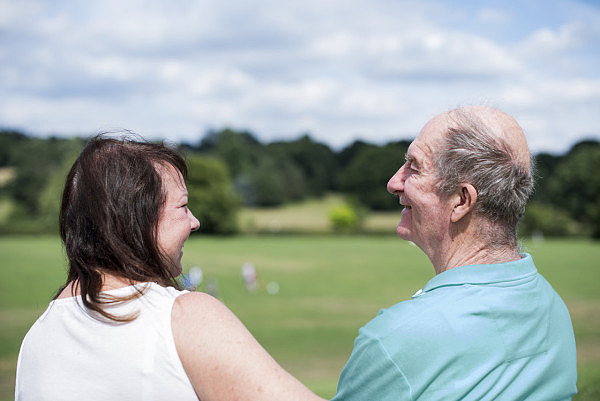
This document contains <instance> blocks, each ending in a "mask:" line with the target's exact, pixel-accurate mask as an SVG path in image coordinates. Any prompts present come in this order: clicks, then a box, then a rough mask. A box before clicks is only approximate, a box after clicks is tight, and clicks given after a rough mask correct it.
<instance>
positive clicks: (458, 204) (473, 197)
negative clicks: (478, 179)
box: [450, 183, 477, 223]
mask: <svg viewBox="0 0 600 401" xmlns="http://www.w3.org/2000/svg"><path fill="white" fill-rule="evenodd" d="M454 199H455V200H456V201H455V203H454V208H453V209H452V214H451V215H450V220H451V221H452V222H453V223H456V222H457V221H459V220H460V219H462V218H463V217H465V216H466V215H467V214H468V213H469V212H470V211H471V210H473V208H474V207H475V202H477V190H476V189H475V187H474V186H473V185H471V184H469V183H463V184H460V188H459V190H458V192H457V193H456V194H455V195H454Z"/></svg>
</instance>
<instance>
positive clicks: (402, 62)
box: [0, 0, 600, 153]
mask: <svg viewBox="0 0 600 401" xmlns="http://www.w3.org/2000/svg"><path fill="white" fill-rule="evenodd" d="M471 104H480V105H481V104H483V105H488V106H493V107H498V108H500V109H501V110H503V111H505V112H507V113H509V114H511V115H512V116H514V117H515V118H516V119H517V121H518V122H519V123H520V124H521V126H522V127H523V128H524V130H525V133H526V135H527V138H528V142H529V146H530V148H531V150H532V151H533V152H542V151H544V152H550V153H562V152H565V151H567V150H568V149H569V148H570V147H571V146H572V145H573V144H574V143H576V142H578V141H580V140H582V139H590V138H591V139H600V1H598V0H595V1H590V0H588V1H584V0H519V1H514V0H506V1H491V0H479V1H477V0H466V1H460V2H457V1H451V0H432V1H427V0H424V1H407V0H395V1H393V0H362V1H359V0H302V1H298V0H288V1H281V0H252V1H245V0H230V1H222V0H127V1H124V0H103V1H79V0H71V1H69V0H64V1H54V0H28V1H14V0H0V128H4V129H17V130H21V131H23V132H25V133H27V134H30V135H37V136H42V137H46V136H49V135H55V136H66V137H69V136H75V135H78V136H89V135H93V134H97V133H100V132H103V131H113V130H118V129H127V130H131V131H134V132H136V133H137V134H139V135H142V136H144V137H147V138H149V139H167V140H169V141H173V142H187V143H190V144H195V143H198V141H200V140H201V138H202V137H203V136H204V135H205V134H206V133H207V132H208V131H210V130H219V129H223V128H232V129H236V130H246V131H249V132H251V133H253V134H254V135H255V136H256V137H257V138H258V139H259V140H261V141H263V142H271V141H276V140H284V141H285V140H294V139H296V138H298V137H300V136H301V135H304V134H309V135H310V136H311V137H312V138H313V139H314V140H316V141H319V142H322V143H325V144H327V145H329V146H331V147H332V148H334V149H341V148H343V147H344V146H347V145H349V144H350V143H352V142H353V141H355V140H363V141H366V142H370V143H377V144H384V143H387V142H389V141H396V140H400V139H411V138H414V137H415V136H416V135H417V134H418V132H419V131H420V129H421V128H422V127H423V125H424V124H425V123H426V122H427V120H429V119H430V118H431V117H433V116H434V115H436V114H439V113H442V112H445V111H447V110H449V109H451V108H454V107H458V106H464V105H471Z"/></svg>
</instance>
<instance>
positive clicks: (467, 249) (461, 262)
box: [429, 235, 521, 274]
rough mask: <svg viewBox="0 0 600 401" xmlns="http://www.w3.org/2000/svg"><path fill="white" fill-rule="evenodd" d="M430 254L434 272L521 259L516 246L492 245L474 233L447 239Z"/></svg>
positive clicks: (438, 272)
mask: <svg viewBox="0 0 600 401" xmlns="http://www.w3.org/2000/svg"><path fill="white" fill-rule="evenodd" d="M432 256H433V257H432ZM432 256H430V258H429V259H430V260H431V263H432V264H433V267H434V269H435V273H436V274H440V273H441V272H443V271H446V270H450V269H453V268H455V267H459V266H467V265H479V264H495V263H506V262H512V261H515V260H519V259H521V255H520V253H519V250H518V248H517V246H511V245H507V246H492V245H490V244H489V243H486V242H485V241H483V240H482V239H481V237H480V236H476V235H461V236H458V237H455V238H453V239H449V240H448V241H446V243H444V244H442V245H441V246H440V247H439V248H438V252H436V254H435V255H432Z"/></svg>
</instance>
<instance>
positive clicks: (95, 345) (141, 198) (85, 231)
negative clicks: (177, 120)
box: [15, 137, 321, 401]
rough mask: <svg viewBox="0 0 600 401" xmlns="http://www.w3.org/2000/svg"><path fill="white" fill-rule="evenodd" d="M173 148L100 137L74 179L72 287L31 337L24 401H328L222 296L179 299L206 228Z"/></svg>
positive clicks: (67, 195) (69, 212) (68, 210)
mask: <svg viewBox="0 0 600 401" xmlns="http://www.w3.org/2000/svg"><path fill="white" fill-rule="evenodd" d="M186 170H187V168H186V164H185V162H184V160H183V159H182V158H181V157H180V156H179V155H178V154H177V153H176V152H175V151H173V150H172V149H170V148H168V147H166V146H163V145H159V144H151V143H145V142H136V141H132V140H117V139H110V138H103V137H97V138H95V139H93V140H91V141H90V142H89V143H88V145H87V146H86V147H85V149H84V150H83V151H82V153H81V155H80V156H79V158H78V159H77V161H76V162H75V164H74V165H73V167H72V169H71V171H70V172H69V174H68V177H67V180H66V185H65V189H64V193H63V197H62V205H61V211H60V234H61V238H62V240H63V242H64V246H65V250H66V255H67V258H68V260H69V272H68V277H67V282H66V285H65V286H64V287H63V288H62V289H61V290H60V291H59V292H58V294H57V296H56V298H55V299H54V300H53V301H52V302H51V303H50V306H49V307H48V309H47V310H46V311H45V312H44V313H43V315H42V316H41V317H40V318H39V319H38V320H37V322H36V323H35V324H34V325H33V327H31V329H30V330H29V332H28V333H27V335H26V337H25V339H24V340H23V344H22V346H21V351H20V353H19V360H18V366H17V380H16V390H15V396H16V399H17V400H18V401H29V400H32V401H33V400H35V401H44V400H73V401H75V400H77V401H81V400H86V401H88V400H92V401H94V400H107V401H108V400H110V401H115V400H119V401H123V400H178V401H182V400H199V399H200V400H203V401H209V400H299V401H300V400H302V401H305V400H320V399H321V398H319V397H317V396H315V395H314V394H313V393H311V392H310V391H309V390H308V389H307V388H306V387H305V386H304V385H302V384H301V383H300V382H299V381H298V380H296V379H295V378H293V377H292V376H291V375H290V374H288V373H287V372H286V371H285V370H283V369H282V368H281V367H280V366H279V365H278V364H277V363H276V362H275V361H274V360H273V359H272V358H271V357H270V356H269V355H268V354H267V352H266V351H265V350H264V349H263V348H262V347H261V346H260V345H259V344H258V343H257V342H256V340H255V339H254V338H253V337H252V335H251V334H250V333H249V332H248V330H247V329H246V328H245V327H244V325H243V324H242V323H241V322H240V321H239V320H238V319H237V318H236V317H235V316H234V315H233V313H231V311H229V309H227V308H226V307H225V306H224V305H223V304H222V303H221V302H219V301H218V300H216V299H215V298H213V297H211V296H209V295H207V294H204V293H199V292H187V291H180V290H179V289H178V285H177V282H176V281H175V277H176V276H178V275H179V274H180V273H181V257H182V247H183V244H184V242H185V241H186V239H187V238H188V236H189V234H190V232H191V231H194V230H197V229H198V227H199V222H198V220H197V219H196V218H195V217H194V216H193V214H192V212H191V211H190V210H189V209H188V207H187V202H188V195H187V190H186V186H185V183H184V177H185V176H186Z"/></svg>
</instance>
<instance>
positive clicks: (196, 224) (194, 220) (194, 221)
mask: <svg viewBox="0 0 600 401" xmlns="http://www.w3.org/2000/svg"><path fill="white" fill-rule="evenodd" d="M188 212H189V213H190V220H191V222H190V226H191V227H190V228H191V230H192V231H196V230H197V229H199V228H200V221H198V219H197V218H196V216H194V214H193V213H192V211H191V210H189V209H188Z"/></svg>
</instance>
